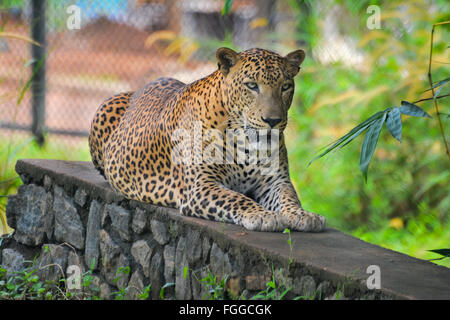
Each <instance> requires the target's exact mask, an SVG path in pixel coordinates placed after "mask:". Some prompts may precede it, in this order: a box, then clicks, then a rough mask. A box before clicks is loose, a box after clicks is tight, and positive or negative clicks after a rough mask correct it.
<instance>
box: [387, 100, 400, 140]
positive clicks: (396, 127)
mask: <svg viewBox="0 0 450 320" xmlns="http://www.w3.org/2000/svg"><path fill="white" fill-rule="evenodd" d="M386 127H387V128H388V130H389V132H390V133H391V134H392V136H393V137H394V138H395V139H397V140H398V141H400V142H402V116H401V114H400V109H399V108H398V107H394V108H393V109H392V110H391V111H389V113H388V114H387V119H386Z"/></svg>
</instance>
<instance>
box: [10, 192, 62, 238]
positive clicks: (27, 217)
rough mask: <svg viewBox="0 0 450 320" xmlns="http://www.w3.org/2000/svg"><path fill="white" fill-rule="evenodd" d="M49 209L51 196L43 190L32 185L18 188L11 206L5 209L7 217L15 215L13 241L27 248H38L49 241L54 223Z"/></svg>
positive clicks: (50, 207)
mask: <svg viewBox="0 0 450 320" xmlns="http://www.w3.org/2000/svg"><path fill="white" fill-rule="evenodd" d="M51 209H52V196H51V194H48V193H47V192H46V191H45V189H44V188H42V187H38V186H36V185H34V184H30V185H22V186H21V187H19V191H18V194H17V197H16V198H15V199H14V200H13V205H11V206H9V207H8V208H7V215H12V214H14V213H15V216H16V219H15V233H14V239H15V240H16V241H17V242H19V243H22V244H25V245H29V246H38V245H41V244H42V243H43V242H44V241H45V240H50V239H51V237H52V233H53V223H54V222H53V221H54V220H53V219H54V217H53V212H52V210H51ZM12 210H14V211H15V212H12ZM8 221H10V220H8ZM12 226H14V224H13V225H12ZM12 226H11V227H12Z"/></svg>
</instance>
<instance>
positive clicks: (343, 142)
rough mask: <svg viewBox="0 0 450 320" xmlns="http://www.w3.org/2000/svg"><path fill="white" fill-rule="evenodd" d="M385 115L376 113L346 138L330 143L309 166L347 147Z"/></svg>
mask: <svg viewBox="0 0 450 320" xmlns="http://www.w3.org/2000/svg"><path fill="white" fill-rule="evenodd" d="M383 114H384V111H380V112H377V113H375V114H374V115H373V116H371V117H370V118H368V119H367V120H365V121H363V122H361V123H360V124H359V125H357V126H356V127H354V128H353V129H352V130H350V131H349V132H348V133H346V134H345V135H344V136H342V137H341V138H339V139H338V140H336V141H335V142H332V143H330V144H329V145H327V146H325V148H327V147H328V148H327V149H326V150H325V151H323V152H322V153H321V154H319V155H318V156H317V157H315V158H314V159H313V160H311V161H310V162H309V163H308V166H309V165H310V164H311V163H313V162H314V161H316V160H317V159H319V158H321V157H323V156H325V155H326V154H327V153H329V152H331V151H333V150H334V149H336V148H338V147H339V148H338V149H337V150H339V149H341V148H343V147H345V146H346V145H347V144H349V143H350V142H352V141H353V140H354V139H355V138H356V137H358V136H359V135H360V134H361V133H363V132H364V130H366V129H367V128H368V127H369V126H370V125H371V124H372V123H373V122H375V121H376V120H377V119H380V118H381V117H382V116H383Z"/></svg>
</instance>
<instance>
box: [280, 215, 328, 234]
mask: <svg viewBox="0 0 450 320" xmlns="http://www.w3.org/2000/svg"><path fill="white" fill-rule="evenodd" d="M288 220H289V221H288V225H289V226H290V227H291V228H292V229H293V230H297V231H304V232H321V231H324V230H325V227H326V219H325V217H323V216H321V215H318V214H316V213H312V212H308V211H303V210H302V211H301V212H300V213H299V214H298V215H295V216H292V217H289V219H288Z"/></svg>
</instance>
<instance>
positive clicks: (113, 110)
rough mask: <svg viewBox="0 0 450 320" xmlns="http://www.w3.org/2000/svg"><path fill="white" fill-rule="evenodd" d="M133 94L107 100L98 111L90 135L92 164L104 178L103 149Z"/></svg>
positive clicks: (124, 94) (126, 93) (121, 94)
mask: <svg viewBox="0 0 450 320" xmlns="http://www.w3.org/2000/svg"><path fill="white" fill-rule="evenodd" d="M132 94H133V92H125V93H120V94H118V95H115V96H113V97H111V98H109V99H107V100H105V101H104V102H103V103H102V105H101V106H100V107H99V108H98V109H97V112H96V113H95V116H94V119H93V120H92V123H91V131H90V133H89V149H90V151H91V158H92V162H93V163H94V166H95V168H96V169H97V170H98V171H99V172H100V174H101V175H102V176H104V177H105V178H106V176H105V171H104V166H103V164H104V162H103V160H104V159H103V151H104V150H103V148H104V146H105V145H106V142H107V141H108V139H109V137H110V136H111V133H112V132H113V131H114V130H115V129H116V128H117V127H118V125H119V123H120V120H121V118H122V115H123V113H124V112H125V110H126V109H127V108H128V106H129V103H130V97H131V95H132Z"/></svg>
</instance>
